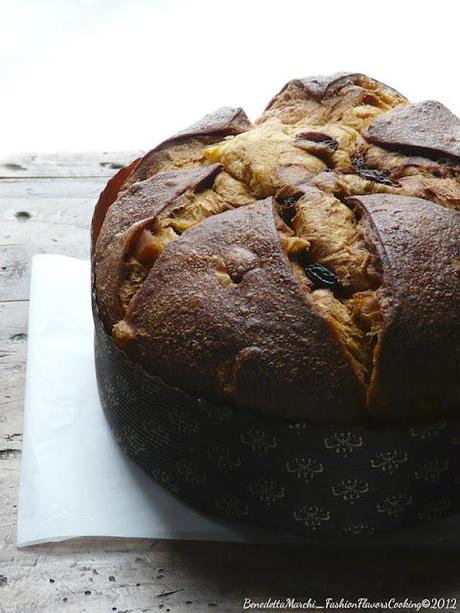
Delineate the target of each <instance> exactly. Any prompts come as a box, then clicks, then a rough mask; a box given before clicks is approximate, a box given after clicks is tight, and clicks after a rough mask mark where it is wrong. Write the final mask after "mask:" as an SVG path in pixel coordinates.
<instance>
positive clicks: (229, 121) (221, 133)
mask: <svg viewBox="0 0 460 613" xmlns="http://www.w3.org/2000/svg"><path fill="white" fill-rule="evenodd" d="M249 128H251V122H250V121H249V119H248V117H247V115H246V113H245V112H244V111H243V109H241V108H233V107H228V106H224V107H221V108H220V109H217V110H216V111H214V112H213V113H209V114H208V115H205V116H204V117H202V118H201V119H199V120H198V121H197V122H196V123H194V124H192V125H191V126H189V127H188V128H185V129H184V130H181V131H180V132H178V133H177V134H175V135H174V136H172V137H171V138H168V139H167V140H165V141H163V142H162V143H161V144H160V145H158V146H157V147H155V148H154V149H152V150H151V151H149V152H148V153H146V154H145V155H144V157H143V158H142V159H141V161H140V163H139V164H138V166H137V168H136V169H135V171H134V172H133V173H132V175H131V176H130V178H129V180H128V181H127V183H126V185H130V184H132V183H135V182H136V181H144V180H145V179H148V178H149V177H151V176H153V175H154V174H156V173H157V172H161V171H164V170H171V169H175V168H190V167H194V166H200V165H201V163H202V160H203V148H204V146H205V145H210V144H212V143H216V142H218V141H220V140H222V139H223V138H225V137H226V136H235V135H236V134H241V132H245V131H246V130H249Z"/></svg>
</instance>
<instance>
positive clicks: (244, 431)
mask: <svg viewBox="0 0 460 613" xmlns="http://www.w3.org/2000/svg"><path fill="white" fill-rule="evenodd" d="M93 308H94V313H95V317H94V319H95V356H96V373H97V381H98V387H99V395H100V398H101V402H102V406H103V408H104V411H105V414H106V416H107V419H108V421H109V424H110V426H111V428H112V430H113V432H114V434H115V436H116V438H117V439H118V441H119V442H120V443H121V444H122V446H123V447H124V448H125V449H126V451H127V453H128V454H129V455H130V456H131V457H132V458H133V459H134V460H135V461H136V462H137V463H138V464H139V465H140V466H141V467H142V468H143V469H144V470H145V471H146V472H147V473H148V474H149V475H150V476H151V477H152V478H153V479H155V481H157V482H158V483H159V484H161V485H162V486H163V487H165V488H166V489H168V490H169V491H170V492H172V493H173V494H175V495H176V496H178V497H179V498H180V499H181V500H183V501H184V502H186V503H187V504H189V505H191V506H192V507H194V508H195V509H196V510H198V511H200V512H202V513H205V514H208V515H212V516H215V517H220V518H224V519H227V520H233V521H235V522H238V523H245V524H252V525H256V526H260V527H264V528H268V529H269V530H271V531H273V532H276V533H277V534H286V535H300V536H304V537H306V536H312V535H327V536H337V535H372V534H377V533H381V532H385V531H390V530H394V529H398V528H401V527H403V526H406V525H408V524H411V523H414V522H417V521H420V520H431V519H435V518H438V517H441V516H442V515H444V514H446V513H448V512H452V511H453V510H456V509H457V507H458V501H457V500H456V498H457V496H456V489H458V484H457V483H456V481H457V480H458V476H459V474H460V444H459V443H460V436H458V435H457V433H460V426H459V420H453V419H452V420H436V421H430V422H425V423H417V424H412V425H407V424H406V425H398V426H390V427H381V428H375V429H371V428H367V427H362V426H355V427H348V428H338V427H332V426H316V425H311V424H308V423H304V422H301V423H293V422H288V421H285V420H282V419H277V418H273V417H265V416H260V415H255V414H251V413H246V412H241V411H236V410H234V409H232V408H229V407H222V406H216V405H213V404H211V403H209V402H207V401H205V400H202V399H199V398H194V397H191V396H190V395H188V394H186V393H185V392H183V391H181V390H179V389H175V388H172V387H170V386H168V385H166V384H165V383H164V382H163V381H161V380H160V379H158V378H156V377H153V376H151V375H149V374H148V373H147V372H146V371H145V370H144V369H142V368H141V367H140V366H139V365H137V364H135V363H134V362H132V361H131V360H129V359H128V358H127V357H126V356H125V354H124V353H123V352H122V351H120V350H119V349H118V348H117V347H116V345H115V344H114V343H113V340H112V338H111V336H110V335H109V334H107V332H106V331H105V329H104V327H103V325H102V323H101V321H100V319H99V317H98V315H97V307H96V306H95V301H94V298H93Z"/></svg>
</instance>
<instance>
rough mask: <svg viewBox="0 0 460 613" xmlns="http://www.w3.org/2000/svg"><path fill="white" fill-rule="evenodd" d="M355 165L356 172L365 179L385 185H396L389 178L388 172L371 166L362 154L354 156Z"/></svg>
mask: <svg viewBox="0 0 460 613" xmlns="http://www.w3.org/2000/svg"><path fill="white" fill-rule="evenodd" d="M353 167H354V169H355V170H356V173H357V174H358V175H359V176H360V177H362V178H363V179H370V180H371V181H375V182H376V183H382V184H383V185H395V184H394V183H393V181H392V180H391V179H390V178H389V176H388V173H387V172H385V171H383V170H377V169H376V168H369V166H367V165H366V162H365V161H364V158H363V156H362V155H357V156H355V157H354V158H353Z"/></svg>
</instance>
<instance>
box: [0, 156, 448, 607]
mask: <svg viewBox="0 0 460 613" xmlns="http://www.w3.org/2000/svg"><path fill="white" fill-rule="evenodd" d="M137 154H138V152H132V153H122V154H109V153H106V154H78V155H73V156H72V155H67V154H60V155H56V156H50V155H46V156H40V155H35V154H34V155H24V156H18V157H10V158H8V159H6V160H0V322H1V325H0V612H2V613H13V612H14V613H29V612H30V613H42V612H52V613H54V612H57V613H62V612H64V613H65V612H69V613H84V612H90V613H93V612H94V613H99V612H107V613H110V612H111V611H117V612H118V613H123V612H125V613H128V612H129V613H140V612H141V611H143V612H158V613H169V612H171V613H172V612H176V613H182V612H184V613H185V612H190V613H195V612H197V613H198V612H199V613H204V612H206V611H216V612H218V611H221V612H225V613H227V612H228V613H233V612H237V611H242V610H243V607H242V600H243V598H244V597H251V598H252V599H253V600H259V601H260V600H266V599H267V598H268V597H272V598H282V597H297V598H298V599H299V600H300V601H302V600H306V599H307V598H308V597H311V598H313V599H316V600H317V601H318V603H322V602H323V601H324V599H325V598H326V597H331V598H336V599H340V598H341V597H343V598H348V599H350V600H354V599H356V598H358V597H362V596H365V597H367V598H369V599H370V600H382V599H385V598H390V597H395V598H397V599H398V600H404V598H405V597H407V598H411V599H413V600H420V599H421V598H425V597H435V596H444V597H446V598H448V597H450V598H452V597H458V598H459V600H460V573H459V571H458V562H459V552H458V549H457V548H454V547H452V548H451V547H448V546H445V547H443V548H441V547H437V548H434V547H433V548H427V547H423V548H416V549H414V548H412V549H404V548H401V547H399V548H395V547H392V548H390V549H388V550H387V549H385V548H383V547H378V548H377V547H374V548H368V547H367V548H363V547H343V546H337V547H330V546H329V547H319V546H317V545H316V546H290V547H288V546H285V545H278V546H255V545H236V544H221V543H186V542H178V541H151V540H110V539H107V540H79V541H73V542H66V543H58V544H48V545H40V546H34V547H30V548H27V549H22V550H17V549H16V545H15V542H16V504H17V502H16V498H17V484H18V478H19V466H20V450H21V440H22V405H23V394H24V391H23V390H24V378H25V360H26V345H27V313H28V302H27V300H28V296H29V270H30V258H31V256H32V255H33V254H34V253H62V254H66V255H71V256H78V257H87V255H88V245H89V222H90V216H91V212H92V208H93V206H94V203H95V200H96V198H97V195H98V193H99V191H100V190H101V189H102V187H103V185H104V184H105V182H106V178H107V177H108V176H110V175H111V174H112V173H113V172H115V168H111V167H110V164H112V163H114V164H115V163H126V162H127V161H129V160H130V159H132V158H134V157H136V155H137ZM114 512H116V501H114ZM252 610H254V609H252ZM257 610H258V609H257ZM284 610H296V609H284Z"/></svg>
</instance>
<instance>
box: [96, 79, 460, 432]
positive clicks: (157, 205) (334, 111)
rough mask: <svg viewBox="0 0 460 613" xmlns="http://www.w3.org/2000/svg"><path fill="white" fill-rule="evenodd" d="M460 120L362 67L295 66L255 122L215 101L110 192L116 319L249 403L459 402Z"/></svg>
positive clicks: (146, 347)
mask: <svg viewBox="0 0 460 613" xmlns="http://www.w3.org/2000/svg"><path fill="white" fill-rule="evenodd" d="M458 125H459V120H458V119H456V118H455V117H454V116H453V115H452V114H451V113H450V112H449V111H447V109H445V108H444V107H442V105H440V104H439V103H431V102H430V103H422V104H420V105H412V104H409V103H408V101H407V100H406V99H405V98H404V97H403V96H402V95H401V94H399V93H398V92H396V91H395V90H393V89H391V88H390V87H388V86H386V85H384V84H382V83H380V82H378V81H376V80H374V79H371V78H369V77H367V76H365V75H362V74H356V73H352V74H339V75H333V76H332V77H313V78H310V79H298V80H294V81H290V82H289V83H288V84H287V85H286V86H285V87H284V88H283V89H282V90H281V92H280V93H279V94H277V95H276V96H275V98H273V100H272V101H271V102H270V104H269V105H268V107H267V109H266V111H265V112H264V113H263V115H262V116H261V118H260V119H259V120H257V121H256V122H255V124H254V126H251V124H250V123H249V121H248V119H247V117H246V115H245V114H244V112H243V111H241V109H226V110H224V111H222V112H219V113H217V114H212V115H210V116H206V118H204V120H202V121H201V122H198V124H196V125H195V126H192V127H191V128H189V129H187V130H185V131H183V132H181V133H179V134H177V135H176V136H174V137H172V138H171V139H168V140H167V141H165V142H164V143H162V144H161V145H160V146H158V147H157V148H155V149H153V150H152V151H151V152H149V153H148V154H147V155H146V156H144V158H143V159H142V160H141V161H140V162H139V164H138V165H135V167H134V168H132V169H130V170H129V171H126V172H125V174H124V175H123V176H122V177H119V178H118V179H117V180H116V184H113V185H112V186H111V187H110V189H109V190H108V192H107V193H106V194H105V195H104V196H103V197H102V198H101V204H100V205H98V207H97V211H96V213H97V214H95V218H97V219H96V222H97V223H96V222H95V226H94V228H95V236H97V234H98V229H99V227H100V233H99V237H98V240H97V244H96V249H95V252H94V253H95V257H94V258H93V273H94V276H95V289H96V295H97V302H98V307H99V315H100V316H101V318H102V319H103V321H104V324H105V326H106V329H107V330H108V331H110V330H111V329H112V327H113V338H114V340H115V342H116V343H117V344H118V345H119V346H120V347H122V348H123V349H124V350H125V351H126V352H127V353H128V354H129V356H130V357H131V358H132V359H133V360H134V361H137V362H140V363H141V364H142V365H143V366H144V367H145V369H146V370H148V371H149V372H151V373H153V374H155V375H159V376H161V377H163V378H164V379H165V380H167V382H168V383H170V384H171V385H177V386H180V387H183V388H184V389H185V390H186V391H189V392H194V393H196V394H200V395H203V396H204V397H207V398H210V399H213V400H215V401H217V402H226V403H232V404H234V405H235V406H237V407H239V408H241V409H250V410H256V411H260V412H266V413H270V414H273V415H279V416H282V417H286V418H289V419H309V420H312V421H316V422H320V423H331V422H335V423H354V422H357V421H364V420H366V419H368V418H370V419H371V420H380V421H386V420H387V421H388V420H393V419H398V418H406V417H411V418H412V417H414V416H426V415H434V414H436V415H441V414H443V413H446V412H450V411H454V410H458V409H459V404H460V403H459V398H458V379H457V377H458V371H457V370H456V369H457V368H458V359H459V356H458V351H459V349H458V343H457V342H456V337H458V332H459V331H458V324H457V321H458V313H457V311H458V306H457V305H458V303H459V302H458V301H459V298H460V296H459V288H458V267H459V261H460V255H459V253H458V247H459V243H460V240H459V216H460V214H459V213H458V212H456V211H455V209H456V208H460V165H459V159H460V158H459V156H458V146H459V143H458V141H459V136H458ZM419 128H421V129H419ZM263 198H264V200H262V199H263ZM421 198H423V200H421ZM102 221H103V223H102ZM96 225H97V226H98V227H96ZM318 267H319V268H318ZM324 267H326V268H324ZM456 275H457V276H456Z"/></svg>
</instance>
